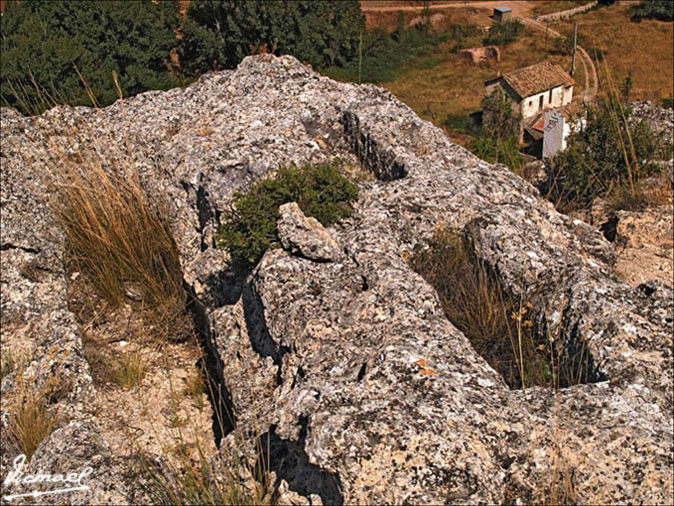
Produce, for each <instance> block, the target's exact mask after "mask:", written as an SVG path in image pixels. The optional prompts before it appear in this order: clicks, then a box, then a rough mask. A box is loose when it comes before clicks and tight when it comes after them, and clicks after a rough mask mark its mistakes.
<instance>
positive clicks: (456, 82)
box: [381, 9, 585, 145]
mask: <svg viewBox="0 0 674 506" xmlns="http://www.w3.org/2000/svg"><path fill="white" fill-rule="evenodd" d="M475 11H478V12H477V13H476V14H475V15H472V14H470V13H468V12H466V11H464V10H461V11H459V10H456V11H455V12H450V13H448V16H447V20H446V22H445V23H446V25H447V26H449V25H450V24H454V23H471V24H479V23H480V22H481V21H482V20H483V19H484V18H486V19H488V18H487V16H486V14H485V11H484V10H482V11H480V10H478V9H475ZM482 37H483V35H476V36H474V37H471V38H469V39H466V40H465V43H466V44H467V45H468V46H469V47H479V46H481V45H482ZM452 44H453V42H451V41H448V42H443V43H441V44H440V45H439V46H438V47H437V48H436V49H435V50H434V51H433V52H432V53H431V54H430V55H428V56H426V57H425V58H421V59H418V60H416V61H414V62H413V63H412V64H411V65H410V66H409V67H408V68H407V70H406V72H405V73H404V74H403V75H402V76H401V77H400V78H398V79H396V80H394V81H390V82H385V83H381V85H382V86H383V87H385V88H387V89H388V90H390V91H391V92H392V93H393V94H394V95H396V97H398V98H399V99H400V100H401V101H403V102H405V103H406V104H407V105H409V106H410V107H411V108H412V109H413V110H414V111H415V112H416V113H417V114H419V116H421V117H422V118H424V119H427V120H430V121H433V122H434V123H435V124H436V125H438V126H443V123H444V122H445V120H446V119H447V118H448V117H450V116H465V115H468V114H470V113H472V112H475V111H478V110H480V109H481V102H482V98H483V94H484V82H485V81H486V80H489V79H493V78H494V77H496V76H497V75H498V72H501V74H504V73H507V72H511V71H513V70H516V69H518V68H520V67H524V66H527V65H531V64H534V63H538V62H540V61H542V60H543V59H545V58H546V53H545V34H544V33H542V32H539V31H537V30H535V29H532V28H529V27H525V29H524V35H523V36H521V37H520V39H519V40H517V41H516V42H514V43H513V44H511V45H509V46H507V47H506V48H505V49H504V50H503V51H502V59H501V61H500V62H489V63H483V64H481V65H479V66H477V65H473V64H472V63H469V62H466V61H463V60H461V59H460V58H459V57H458V56H457V55H456V54H455V53H451V52H450V48H451V45H452ZM548 47H549V48H550V47H552V38H550V39H549V40H548ZM547 59H549V60H550V61H552V62H553V63H559V64H561V65H562V66H563V67H564V68H566V69H570V67H571V57H570V56H560V55H553V54H548V55H547ZM425 61H429V62H433V63H436V62H437V63H436V64H435V65H434V66H432V68H427V69H426V68H424V67H425V66H426V65H424V62H425ZM574 79H575V80H576V82H577V83H578V84H577V86H576V88H575V89H574V94H575V95H576V96H581V94H582V92H583V86H582V83H584V81H585V76H584V73H583V69H582V66H577V70H576V74H575V76H574ZM445 130H446V131H447V133H448V134H449V136H450V138H452V139H453V140H455V141H457V142H459V143H460V144H464V145H466V144H467V142H468V139H467V138H466V137H465V136H463V135H461V134H460V133H458V132H455V131H453V130H451V129H448V128H445Z"/></svg>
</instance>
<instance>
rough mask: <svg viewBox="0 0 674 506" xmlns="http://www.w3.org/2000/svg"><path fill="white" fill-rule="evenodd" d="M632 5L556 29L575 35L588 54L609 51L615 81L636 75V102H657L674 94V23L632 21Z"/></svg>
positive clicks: (590, 14)
mask: <svg viewBox="0 0 674 506" xmlns="http://www.w3.org/2000/svg"><path fill="white" fill-rule="evenodd" d="M630 7H631V5H620V4H616V5H613V6H610V7H604V8H601V9H597V10H593V11H589V12H587V13H583V14H579V15H577V16H574V17H573V19H572V20H571V21H565V22H563V23H560V24H558V25H555V27H554V28H555V30H557V31H559V32H560V33H563V34H570V33H572V32H573V21H577V22H578V37H579V40H580V43H581V44H582V45H583V47H584V48H585V49H586V50H588V51H589V50H590V49H591V48H597V49H600V50H602V51H605V58H606V62H607V63H608V65H609V68H610V70H611V73H612V75H613V79H614V80H615V81H616V82H618V83H619V82H620V81H622V79H624V78H625V77H626V76H627V75H628V74H629V72H630V70H631V71H632V73H633V79H634V87H633V88H632V93H631V95H630V97H631V98H633V99H646V100H657V99H658V98H664V97H667V96H669V95H670V94H671V93H672V87H673V86H674V23H671V22H669V23H668V22H664V21H657V20H653V19H644V20H642V21H641V22H640V23H634V22H632V21H630V13H629V9H630Z"/></svg>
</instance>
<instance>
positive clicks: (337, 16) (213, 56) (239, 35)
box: [180, 0, 364, 75]
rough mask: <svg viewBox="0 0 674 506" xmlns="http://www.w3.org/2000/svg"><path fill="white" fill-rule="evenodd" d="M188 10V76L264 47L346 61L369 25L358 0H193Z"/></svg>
mask: <svg viewBox="0 0 674 506" xmlns="http://www.w3.org/2000/svg"><path fill="white" fill-rule="evenodd" d="M187 15H188V19H187V20H186V22H185V25H184V27H183V39H182V41H181V48H180V55H181V62H182V69H183V71H184V72H185V73H186V74H188V75H197V74H199V73H202V72H205V71H206V70H209V69H211V68H214V69H221V68H232V67H234V66H236V64H237V63H238V62H239V61H240V60H241V59H242V58H243V57H245V56H246V55H249V54H251V53H252V52H255V51H259V50H263V51H269V52H274V53H277V54H292V55H294V56H296V57H297V58H298V59H300V60H301V61H304V62H307V63H310V64H311V65H314V66H316V67H321V68H324V67H328V66H333V65H343V64H345V63H346V62H347V61H349V60H351V59H352V58H353V57H354V56H355V55H356V54H357V51H358V44H359V37H360V32H361V30H362V29H364V20H363V18H362V16H361V13H360V4H359V3H358V0H342V1H339V2H332V1H327V0H276V1H273V2H270V1H268V0H246V1H232V0H193V1H192V2H191V3H190V7H189V9H188V12H187Z"/></svg>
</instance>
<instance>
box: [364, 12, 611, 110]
mask: <svg viewBox="0 0 674 506" xmlns="http://www.w3.org/2000/svg"><path fill="white" fill-rule="evenodd" d="M534 4H535V2H533V1H530V0H525V1H517V0H501V1H496V2H494V1H484V2H469V3H466V2H453V3H438V4H433V5H431V7H430V8H431V10H436V9H447V8H466V7H476V8H480V9H490V8H492V9H493V8H494V7H497V6H504V7H510V8H511V9H512V11H513V16H514V17H515V18H518V19H519V20H520V21H522V23H523V24H525V25H528V26H531V27H533V28H535V29H537V30H542V31H545V30H546V25H544V24H543V23H540V22H538V21H536V20H535V19H534V18H533V17H531V12H532V9H533V6H534ZM423 9H424V7H423V6H413V5H397V6H377V5H368V4H367V2H361V10H362V11H363V12H398V11H405V12H415V11H416V12H421V11H422V10H423ZM547 30H548V34H550V35H551V36H552V37H553V38H558V37H561V36H562V35H561V34H560V33H559V32H557V31H555V30H553V29H551V28H549V27H548V28H547ZM577 48H578V56H579V61H580V64H581V65H582V66H583V69H584V70H585V92H584V93H583V102H584V103H588V102H591V101H592V100H594V98H595V96H596V95H597V88H598V83H599V79H598V77H597V68H596V67H595V65H594V62H593V61H592V58H590V55H589V54H587V52H586V51H585V49H583V48H582V47H580V46H577Z"/></svg>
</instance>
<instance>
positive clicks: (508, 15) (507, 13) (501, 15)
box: [494, 6, 513, 23]
mask: <svg viewBox="0 0 674 506" xmlns="http://www.w3.org/2000/svg"><path fill="white" fill-rule="evenodd" d="M512 18H513V10H512V9H511V8H510V7H503V6H499V7H494V21H496V22H497V23H503V22H504V21H510V20H511V19H512Z"/></svg>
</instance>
